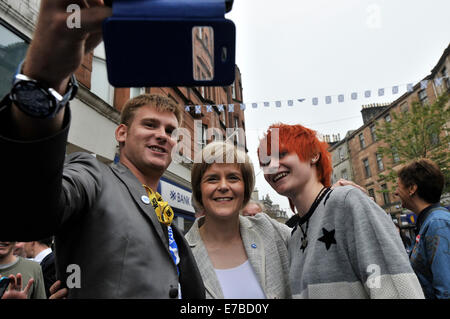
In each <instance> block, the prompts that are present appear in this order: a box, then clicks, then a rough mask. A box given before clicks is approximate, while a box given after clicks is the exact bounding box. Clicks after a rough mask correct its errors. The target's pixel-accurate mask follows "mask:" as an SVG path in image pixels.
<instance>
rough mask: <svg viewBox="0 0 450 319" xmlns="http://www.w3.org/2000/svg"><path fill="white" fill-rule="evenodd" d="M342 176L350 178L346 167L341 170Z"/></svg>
mask: <svg viewBox="0 0 450 319" xmlns="http://www.w3.org/2000/svg"><path fill="white" fill-rule="evenodd" d="M341 178H343V179H346V180H348V173H347V170H346V169H343V170H342V171H341Z"/></svg>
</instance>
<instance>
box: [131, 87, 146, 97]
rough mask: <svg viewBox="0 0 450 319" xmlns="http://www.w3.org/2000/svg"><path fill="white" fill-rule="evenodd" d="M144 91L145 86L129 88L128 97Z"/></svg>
mask: <svg viewBox="0 0 450 319" xmlns="http://www.w3.org/2000/svg"><path fill="white" fill-rule="evenodd" d="M144 93H145V88H130V99H132V98H134V97H136V96H139V95H141V94H144Z"/></svg>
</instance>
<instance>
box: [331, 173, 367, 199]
mask: <svg viewBox="0 0 450 319" xmlns="http://www.w3.org/2000/svg"><path fill="white" fill-rule="evenodd" d="M347 185H350V186H353V187H356V188H358V189H360V190H361V191H362V192H363V193H365V194H366V195H368V193H367V190H366V189H365V188H364V187H362V186H360V185H358V184H356V183H355V182H352V181H348V180H346V179H343V178H341V179H339V180H338V181H337V182H336V183H334V184H333V185H332V186H331V188H336V187H339V186H347ZM370 198H372V197H370ZM372 199H373V198H372Z"/></svg>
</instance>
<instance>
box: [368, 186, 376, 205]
mask: <svg viewBox="0 0 450 319" xmlns="http://www.w3.org/2000/svg"><path fill="white" fill-rule="evenodd" d="M368 192H369V197H372V198H373V200H374V201H375V203H376V202H377V199H376V197H375V191H374V190H373V188H371V189H369V190H368Z"/></svg>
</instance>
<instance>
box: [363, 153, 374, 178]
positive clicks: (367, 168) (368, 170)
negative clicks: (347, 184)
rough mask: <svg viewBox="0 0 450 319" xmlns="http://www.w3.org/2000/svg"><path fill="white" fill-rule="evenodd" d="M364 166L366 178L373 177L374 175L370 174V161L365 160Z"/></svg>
mask: <svg viewBox="0 0 450 319" xmlns="http://www.w3.org/2000/svg"><path fill="white" fill-rule="evenodd" d="M363 165H364V173H365V175H366V178H368V177H370V176H372V173H371V172H370V165H369V159H367V158H366V159H364V160H363Z"/></svg>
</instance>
